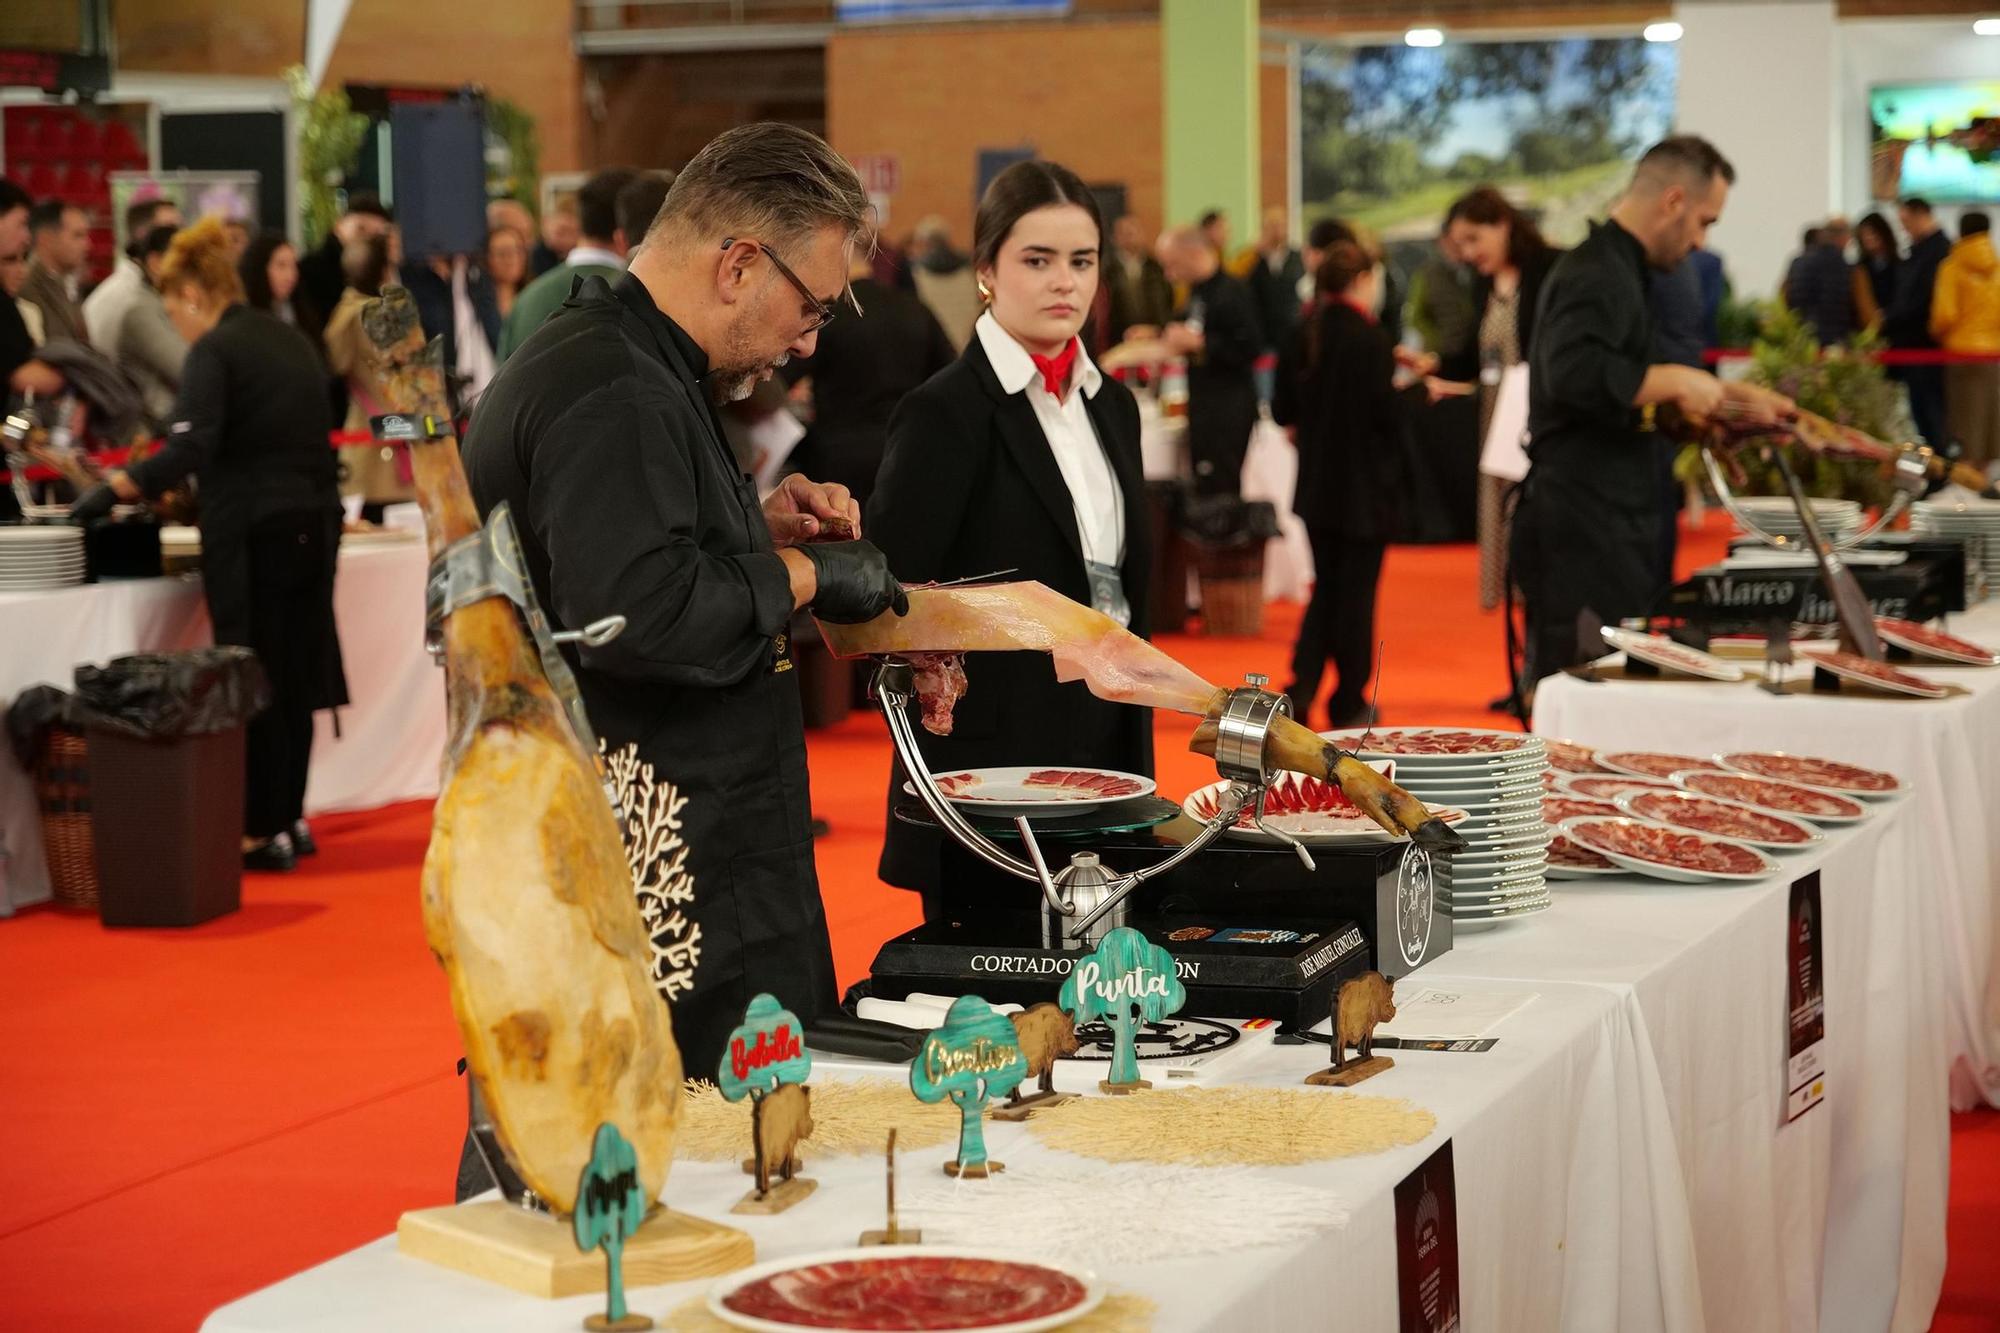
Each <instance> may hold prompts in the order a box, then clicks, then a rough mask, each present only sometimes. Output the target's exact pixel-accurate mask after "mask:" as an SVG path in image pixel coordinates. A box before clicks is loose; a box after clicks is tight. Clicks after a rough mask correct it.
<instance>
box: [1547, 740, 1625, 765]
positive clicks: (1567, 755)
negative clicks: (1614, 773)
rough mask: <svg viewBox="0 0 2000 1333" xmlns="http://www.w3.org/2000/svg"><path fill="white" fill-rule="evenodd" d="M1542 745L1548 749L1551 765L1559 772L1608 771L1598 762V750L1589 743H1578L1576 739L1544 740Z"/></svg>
mask: <svg viewBox="0 0 2000 1333" xmlns="http://www.w3.org/2000/svg"><path fill="white" fill-rule="evenodd" d="M1542 745H1543V746H1544V747H1545V748H1546V749H1547V750H1548V755H1549V767H1550V768H1552V769H1554V770H1556V771H1557V772H1559V773H1604V772H1608V771H1609V770H1607V769H1606V768H1605V767H1604V766H1603V765H1602V764H1600V763H1598V762H1597V751H1596V750H1595V749H1593V748H1592V747H1590V746H1588V745H1578V744H1577V743H1576V742H1575V741H1558V740H1544V741H1543V742H1542Z"/></svg>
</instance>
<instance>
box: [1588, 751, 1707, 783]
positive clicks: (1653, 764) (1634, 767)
mask: <svg viewBox="0 0 2000 1333" xmlns="http://www.w3.org/2000/svg"><path fill="white" fill-rule="evenodd" d="M1597 762H1598V763H1600V764H1602V765H1604V766H1605V767H1606V768H1608V769H1610V770H1611V771H1612V772H1614V773H1623V774H1625V775H1626V776H1627V777H1634V778H1652V779H1654V780H1655V781H1660V782H1664V781H1665V780H1667V779H1668V778H1671V777H1672V776H1673V775H1674V774H1676V773H1685V772H1687V771H1689V770H1690V769H1696V768H1707V767H1709V761H1708V760H1706V759H1703V758H1702V757H1701V756H1699V755H1692V754H1661V753H1658V752H1656V751H1653V750H1612V751H1610V752H1608V753H1607V752H1605V751H1602V750H1600V751H1598V754H1597Z"/></svg>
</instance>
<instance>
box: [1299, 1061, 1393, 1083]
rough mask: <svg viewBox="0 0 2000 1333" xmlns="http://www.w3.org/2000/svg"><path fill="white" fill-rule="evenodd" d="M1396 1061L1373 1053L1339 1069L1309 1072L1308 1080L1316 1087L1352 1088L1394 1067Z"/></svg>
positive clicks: (1349, 1062)
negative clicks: (1315, 1072) (1364, 1058)
mask: <svg viewBox="0 0 2000 1333" xmlns="http://www.w3.org/2000/svg"><path fill="white" fill-rule="evenodd" d="M1395 1067H1396V1062H1395V1061H1394V1060H1391V1059H1390V1058H1389V1057H1388V1056H1386V1055H1371V1056H1369V1057H1368V1058H1367V1059H1366V1060H1350V1061H1348V1062H1347V1063H1346V1064H1344V1065H1342V1066H1341V1067H1340V1068H1338V1069H1322V1070H1320V1071H1319V1072H1318V1073H1317V1074H1307V1075H1306V1082H1308V1083H1310V1084H1312V1085H1313V1086H1314V1087H1316V1088H1351V1087H1353V1086H1354V1085H1355V1084H1357V1083H1359V1082H1361V1081H1362V1080H1363V1079H1370V1078H1374V1077H1375V1076H1376V1075H1377V1074H1379V1073H1381V1072H1382V1071H1383V1070H1385V1069H1394V1068H1395Z"/></svg>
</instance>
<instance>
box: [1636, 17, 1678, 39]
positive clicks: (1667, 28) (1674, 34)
mask: <svg viewBox="0 0 2000 1333" xmlns="http://www.w3.org/2000/svg"><path fill="white" fill-rule="evenodd" d="M1644 36H1645V38H1646V40H1647V41H1649V42H1678V41H1679V40H1680V39H1681V25H1680V24H1678V23H1675V22H1674V21H1673V20H1672V19H1667V20H1665V21H1663V22H1660V23H1648V24H1647V25H1646V31H1645V34H1644Z"/></svg>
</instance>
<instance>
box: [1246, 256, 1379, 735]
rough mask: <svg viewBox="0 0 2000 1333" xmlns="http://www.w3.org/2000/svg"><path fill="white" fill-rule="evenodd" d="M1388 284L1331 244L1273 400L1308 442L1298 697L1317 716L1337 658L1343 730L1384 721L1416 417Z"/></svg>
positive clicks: (1296, 653)
mask: <svg viewBox="0 0 2000 1333" xmlns="http://www.w3.org/2000/svg"><path fill="white" fill-rule="evenodd" d="M1380 281H1381V279H1380V277H1379V276H1378V275H1377V270H1376V267H1375V263H1374V261H1373V260H1372V259H1371V258H1370V257H1369V256H1368V254H1367V253H1366V252H1365V251H1364V250H1362V248H1361V247H1360V246H1359V245H1356V244H1355V243H1354V242H1352V241H1336V242H1334V243H1333V244H1332V245H1331V246H1329V247H1327V250H1326V255H1325V258H1323V259H1322V260H1321V261H1320V266H1319V272H1318V273H1317V274H1316V275H1315V280H1314V285H1315V289H1316V294H1315V296H1314V304H1313V309H1312V310H1311V312H1310V313H1309V314H1308V315H1307V316H1306V317H1305V318H1304V319H1303V320H1302V321H1301V322H1300V324H1299V326H1298V327H1297V328H1296V329H1294V330H1293V331H1292V335H1291V338H1290V339H1289V340H1288V342H1287V343H1286V345H1285V347H1284V349H1283V350H1282V351H1281V352H1280V354H1279V357H1278V376H1277V382H1276V385H1275V391H1274V393H1273V396H1272V401H1271V412H1272V415H1273V416H1275V417H1276V418H1277V420H1278V423H1279V424H1280V425H1284V426H1290V427H1292V428H1293V440H1294V443H1296V444H1297V446H1298V451H1299V480H1298V488H1297V490H1296V491H1295V492H1294V493H1293V498H1292V512H1293V513H1295V514H1297V515H1298V516H1299V517H1300V518H1301V519H1302V520H1304V522H1305V525H1306V535H1307V536H1308V537H1309V538H1310V539H1311V541H1312V553H1313V593H1312V601H1311V603H1310V604H1309V605H1308V606H1307V607H1306V613H1305V617H1304V619H1303V620H1301V621H1300V623H1299V638H1298V642H1297V644H1295V645H1294V647H1293V649H1292V683H1291V685H1290V686H1288V687H1287V689H1286V693H1288V694H1290V695H1291V696H1292V702H1293V704H1294V706H1295V708H1296V709H1297V716H1298V717H1299V718H1300V719H1302V720H1303V719H1306V718H1309V717H1311V716H1312V714H1313V708H1314V701H1315V700H1316V699H1317V697H1318V695H1319V688H1320V682H1321V679H1322V678H1323V677H1324V675H1325V673H1326V666H1327V663H1328V662H1329V661H1331V662H1332V663H1333V667H1334V687H1333V697H1332V698H1331V699H1330V700H1329V701H1328V707H1327V713H1328V716H1330V717H1331V719H1332V722H1333V725H1334V726H1336V727H1351V726H1365V725H1367V724H1368V723H1369V722H1370V721H1372V720H1373V719H1372V717H1371V715H1370V710H1369V706H1368V696H1367V693H1366V691H1367V688H1368V678H1369V677H1370V676H1371V675H1373V674H1374V671H1375V592H1376V586H1377V585H1378V584H1379V583H1380V581H1381V578H1382V555H1383V551H1384V549H1385V548H1386V547H1387V545H1388V542H1389V538H1390V537H1391V536H1392V535H1393V534H1394V532H1395V529H1396V523H1397V517H1398V514H1397V509H1398V485H1397V480H1396V477H1397V459H1398V457H1399V456H1400V452H1401V448H1402V445H1401V440H1400V438H1399V437H1400V434H1401V432H1402V430H1403V422H1404V415H1403V407H1402V404H1401V403H1400V402H1399V401H1398V396H1397V391H1396V385H1395V379H1396V348H1395V344H1394V343H1393V342H1392V341H1390V338H1389V333H1388V330H1386V329H1384V328H1383V327H1382V325H1381V323H1380V321H1378V320H1377V319H1376V317H1375V316H1374V314H1372V313H1371V311H1372V310H1373V308H1374V305H1375V298H1376V295H1377V286H1378V284H1379V283H1380Z"/></svg>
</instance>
